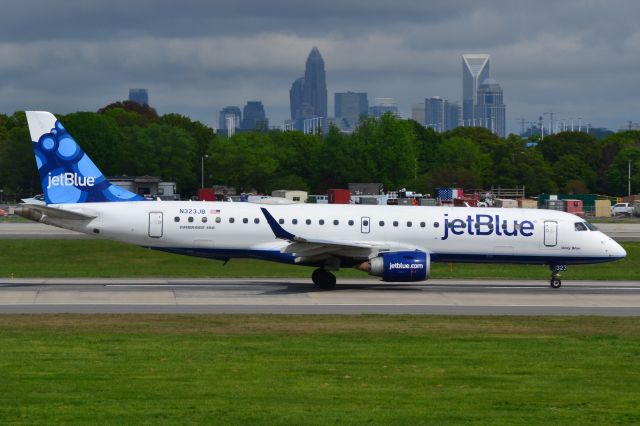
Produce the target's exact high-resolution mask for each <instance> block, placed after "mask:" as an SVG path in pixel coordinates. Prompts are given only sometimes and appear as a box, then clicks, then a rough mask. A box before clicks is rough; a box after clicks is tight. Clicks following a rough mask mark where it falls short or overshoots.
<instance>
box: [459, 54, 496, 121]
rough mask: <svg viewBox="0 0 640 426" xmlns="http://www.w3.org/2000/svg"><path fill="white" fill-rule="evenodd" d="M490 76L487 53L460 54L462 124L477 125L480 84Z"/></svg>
mask: <svg viewBox="0 0 640 426" xmlns="http://www.w3.org/2000/svg"><path fill="white" fill-rule="evenodd" d="M490 77H491V63H490V57H489V55H487V54H464V55H462V121H463V125H464V126H478V125H479V124H478V123H477V117H476V105H477V104H478V89H479V88H480V84H481V83H482V82H483V81H485V80H486V79H487V78H490Z"/></svg>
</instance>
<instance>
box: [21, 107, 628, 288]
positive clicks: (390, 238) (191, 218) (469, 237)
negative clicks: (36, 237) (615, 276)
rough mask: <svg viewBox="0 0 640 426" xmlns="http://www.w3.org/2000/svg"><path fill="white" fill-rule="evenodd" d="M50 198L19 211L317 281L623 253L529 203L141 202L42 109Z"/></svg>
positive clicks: (32, 125) (41, 150)
mask: <svg viewBox="0 0 640 426" xmlns="http://www.w3.org/2000/svg"><path fill="white" fill-rule="evenodd" d="M27 120H28V123H29V131H30V133H31V141H32V142H31V143H32V146H33V150H34V153H35V158H36V163H37V166H38V171H39V173H40V179H41V182H42V187H43V190H44V194H45V199H46V204H25V205H23V206H22V207H20V208H18V209H16V213H18V214H20V215H22V216H24V217H28V218H30V219H33V220H37V221H40V222H43V223H46V224H50V225H54V226H59V227H62V228H66V229H71V230H74V231H79V232H83V233H86V234H91V235H95V236H98V237H101V238H106V239H111V240H117V241H122V242H125V243H130V244H136V245H139V246H143V247H148V248H152V249H155V250H162V251H166V252H170V253H179V254H185V255H190V256H200V257H206V258H211V259H220V260H229V259H231V258H243V257H244V258H257V259H263V260H269V261H275V262H284V263H290V264H296V265H307V266H314V267H316V268H317V269H315V271H314V272H313V274H312V280H313V282H314V283H315V284H316V285H317V286H318V287H320V288H323V289H331V288H334V287H335V285H336V278H335V276H334V275H333V274H332V271H335V270H338V269H339V268H351V267H355V268H357V269H360V270H362V271H365V272H367V273H369V274H371V275H375V276H379V277H381V278H382V279H383V280H384V281H390V282H408V281H422V280H426V279H427V278H428V276H429V269H430V265H431V262H477V263H523V264H524V263H528V264H546V265H549V266H550V268H551V279H550V284H551V286H552V287H554V288H557V287H560V285H561V282H560V279H559V274H558V273H559V272H560V271H562V270H565V269H566V268H567V265H569V264H587V263H598V262H609V261H613V260H616V259H621V258H623V257H625V256H626V252H625V250H624V249H623V248H622V247H621V246H620V245H618V243H616V242H615V241H613V240H612V239H611V238H609V237H608V236H606V235H605V234H603V233H602V232H600V231H598V230H597V229H596V228H595V227H594V226H593V225H591V224H590V223H588V222H586V221H585V220H583V219H581V218H579V217H577V216H574V215H572V214H569V213H564V212H559V211H554V210H537V209H490V208H446V207H413V206H406V207H403V206H365V205H330V204H324V205H323V204H289V205H267V204H260V203H255V204H254V203H226V202H189V201H187V202H183V201H149V200H145V199H144V198H143V197H141V196H139V195H136V194H133V193H131V192H129V191H127V190H124V189H122V188H120V187H118V186H116V185H113V184H112V183H110V182H109V180H108V179H107V178H106V177H105V176H104V175H103V174H102V172H100V170H99V169H98V167H97V166H96V165H95V164H94V163H93V161H91V159H90V158H89V156H88V155H87V154H86V153H85V152H84V151H83V150H82V148H81V147H80V146H79V145H78V144H77V143H76V141H75V140H74V139H73V137H72V136H71V135H70V134H69V133H68V132H67V131H66V129H65V128H64V127H63V126H62V124H61V123H60V122H59V121H58V120H57V119H56V118H55V117H54V116H53V115H52V114H51V113H48V112H41V111H35V112H33V111H29V112H27Z"/></svg>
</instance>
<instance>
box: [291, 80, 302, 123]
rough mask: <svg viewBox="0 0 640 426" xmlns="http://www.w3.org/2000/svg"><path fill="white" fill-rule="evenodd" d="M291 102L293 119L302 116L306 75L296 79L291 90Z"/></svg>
mask: <svg viewBox="0 0 640 426" xmlns="http://www.w3.org/2000/svg"><path fill="white" fill-rule="evenodd" d="M289 103H290V105H291V119H292V120H297V119H299V118H302V104H303V103H304V77H300V78H298V79H296V81H294V82H293V84H292V85H291V90H289Z"/></svg>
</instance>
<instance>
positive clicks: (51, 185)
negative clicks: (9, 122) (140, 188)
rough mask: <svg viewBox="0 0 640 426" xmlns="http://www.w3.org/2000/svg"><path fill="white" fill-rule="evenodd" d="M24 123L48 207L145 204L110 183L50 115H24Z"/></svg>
mask: <svg viewBox="0 0 640 426" xmlns="http://www.w3.org/2000/svg"><path fill="white" fill-rule="evenodd" d="M27 122H28V123H29V132H30V133H31V141H32V142H31V145H32V146H33V151H34V153H35V156H36V163H37V165H38V172H39V173H40V182H41V183H42V190H43V191H44V196H45V200H46V201H47V204H63V203H92V202H102V201H143V200H144V197H142V196H140V195H136V194H134V193H133V192H130V191H127V190H125V189H122V188H120V187H118V186H116V185H113V184H112V183H111V182H109V180H108V179H107V178H106V177H105V176H104V175H103V174H102V172H101V171H100V170H99V169H98V167H97V166H96V165H95V164H94V163H93V161H91V159H90V158H89V156H88V155H87V154H85V152H84V151H83V150H82V148H80V145H78V144H77V143H76V141H75V140H74V139H73V137H71V135H70V134H69V132H67V131H66V130H65V128H64V127H63V126H62V124H61V123H60V122H59V121H58V120H57V119H56V117H55V116H54V115H53V114H51V113H50V112H45V111H27Z"/></svg>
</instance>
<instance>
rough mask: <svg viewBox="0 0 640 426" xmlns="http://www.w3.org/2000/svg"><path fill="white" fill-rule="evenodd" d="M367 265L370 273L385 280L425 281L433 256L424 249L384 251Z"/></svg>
mask: <svg viewBox="0 0 640 426" xmlns="http://www.w3.org/2000/svg"><path fill="white" fill-rule="evenodd" d="M366 265H367V267H368V272H369V274H370V275H375V276H377V277H382V280H383V281H396V282H409V281H424V280H426V279H427V277H428V276H429V269H430V267H431V257H430V256H429V254H428V253H425V252H422V251H396V252H389V253H383V254H382V255H380V256H378V257H375V258H373V259H371V260H370V261H369V262H366Z"/></svg>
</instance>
